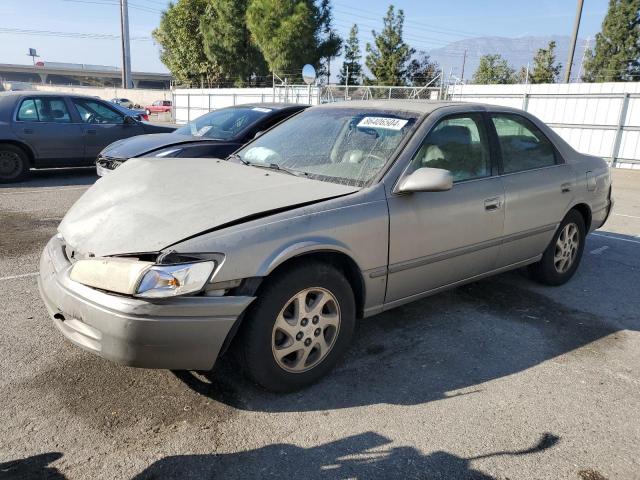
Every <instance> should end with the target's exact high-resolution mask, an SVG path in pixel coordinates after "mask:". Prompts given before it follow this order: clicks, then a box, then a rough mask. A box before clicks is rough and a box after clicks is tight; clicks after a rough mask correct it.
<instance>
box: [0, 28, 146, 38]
mask: <svg viewBox="0 0 640 480" xmlns="http://www.w3.org/2000/svg"><path fill="white" fill-rule="evenodd" d="M2 33H5V34H14V35H38V36H44V37H61V38H84V39H90V40H120V35H113V34H110V33H82V32H56V31H51V30H26V29H20V28H5V27H0V34H2ZM131 40H136V41H152V40H153V38H151V37H131Z"/></svg>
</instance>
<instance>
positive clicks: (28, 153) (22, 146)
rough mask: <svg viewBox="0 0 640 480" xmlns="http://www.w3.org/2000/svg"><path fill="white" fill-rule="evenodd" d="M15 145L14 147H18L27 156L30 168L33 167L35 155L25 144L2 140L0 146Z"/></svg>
mask: <svg viewBox="0 0 640 480" xmlns="http://www.w3.org/2000/svg"><path fill="white" fill-rule="evenodd" d="M3 144H4V145H13V146H14V147H18V148H19V149H20V150H22V151H23V152H24V153H25V155H26V156H27V158H28V159H29V166H31V167H33V161H34V158H35V157H34V155H33V152H32V151H31V149H30V148H29V147H28V146H26V145H25V144H24V143H22V142H18V141H15V140H0V145H3Z"/></svg>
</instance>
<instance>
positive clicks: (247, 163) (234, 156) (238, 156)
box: [226, 153, 251, 165]
mask: <svg viewBox="0 0 640 480" xmlns="http://www.w3.org/2000/svg"><path fill="white" fill-rule="evenodd" d="M226 160H235V161H237V162H241V163H244V164H245V165H251V163H250V162H248V161H247V160H245V159H243V158H242V157H241V156H240V155H238V154H237V153H232V154H231V155H229V156H228V157H227V158H226Z"/></svg>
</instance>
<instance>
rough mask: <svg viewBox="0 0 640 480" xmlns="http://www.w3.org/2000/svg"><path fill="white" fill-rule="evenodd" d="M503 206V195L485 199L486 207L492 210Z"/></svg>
mask: <svg viewBox="0 0 640 480" xmlns="http://www.w3.org/2000/svg"><path fill="white" fill-rule="evenodd" d="M501 207H502V197H494V198H487V199H486V200H485V201H484V209H485V210H487V211H489V212H491V211H493V210H499V209H500V208H501Z"/></svg>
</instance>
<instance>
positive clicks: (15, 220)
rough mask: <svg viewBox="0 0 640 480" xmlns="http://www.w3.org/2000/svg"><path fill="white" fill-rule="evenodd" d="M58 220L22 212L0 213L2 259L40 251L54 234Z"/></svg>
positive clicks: (0, 250)
mask: <svg viewBox="0 0 640 480" xmlns="http://www.w3.org/2000/svg"><path fill="white" fill-rule="evenodd" d="M41 215H42V214H40V216H41ZM60 220H61V219H59V218H39V217H38V216H34V215H32V214H29V213H23V212H0V252H2V255H3V257H10V258H15V257H20V256H22V255H27V254H29V253H33V252H35V251H38V250H40V249H42V247H43V245H44V244H46V243H47V241H48V240H49V238H51V237H52V236H53V235H54V234H55V233H56V228H57V227H58V224H59V223H60Z"/></svg>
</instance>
